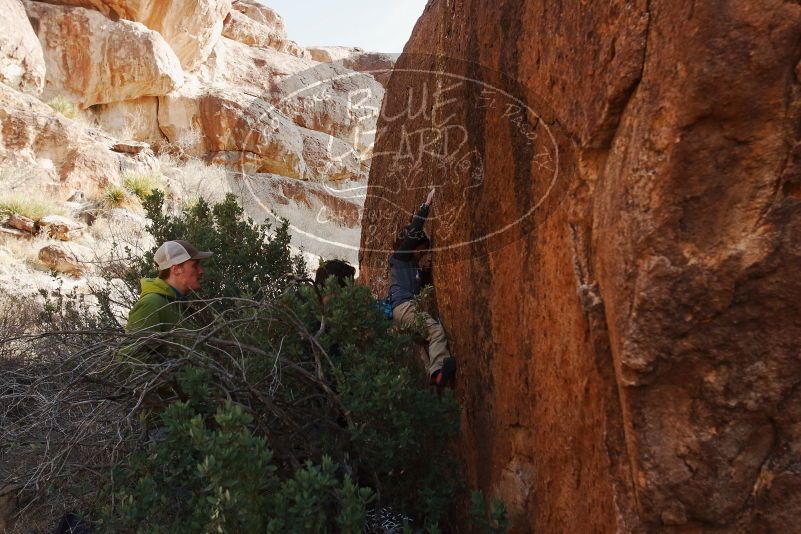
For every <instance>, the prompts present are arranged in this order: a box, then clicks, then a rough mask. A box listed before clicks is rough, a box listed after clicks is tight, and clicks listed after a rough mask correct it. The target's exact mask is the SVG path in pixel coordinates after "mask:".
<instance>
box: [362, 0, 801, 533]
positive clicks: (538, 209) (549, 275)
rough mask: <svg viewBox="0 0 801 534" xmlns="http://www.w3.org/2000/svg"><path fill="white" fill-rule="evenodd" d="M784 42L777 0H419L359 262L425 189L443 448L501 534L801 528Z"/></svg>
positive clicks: (372, 254)
mask: <svg viewBox="0 0 801 534" xmlns="http://www.w3.org/2000/svg"><path fill="white" fill-rule="evenodd" d="M799 59H801V5H799V4H797V3H794V2H781V1H778V0H749V1H745V0H740V1H735V0H724V1H720V2H689V1H682V0H679V1H675V0H671V1H667V0H650V1H645V0H642V1H622V0H609V1H607V2H603V3H601V2H596V3H587V2H581V1H578V0H565V1H563V2H558V3H557V2H550V1H548V0H528V1H523V0H494V1H492V2H490V1H487V0H431V1H430V2H429V3H428V6H427V7H426V10H425V12H424V14H423V15H422V17H421V18H420V20H419V21H418V23H417V26H416V27H415V30H414V33H413V35H412V38H411V40H410V41H409V43H408V45H407V46H406V49H405V51H404V55H403V56H401V58H400V59H399V61H398V63H397V65H396V70H395V72H394V73H393V75H392V78H391V80H390V82H389V85H388V88H387V96H386V98H385V101H384V108H383V113H382V118H381V119H380V120H379V125H378V129H379V131H378V139H377V143H376V147H375V156H374V159H373V164H372V169H371V174H370V188H369V191H368V199H367V202H366V203H365V213H364V218H363V234H362V249H363V250H362V253H361V256H360V261H361V268H362V278H363V279H365V280H367V281H368V283H370V284H371V285H372V286H373V287H374V288H375V289H376V290H377V291H384V290H385V289H386V259H387V256H388V249H389V248H391V244H392V240H393V236H394V232H395V231H396V230H397V229H398V228H400V227H401V226H402V225H403V224H405V223H406V222H407V220H408V217H409V215H410V213H411V212H412V211H413V210H414V209H415V206H416V205H417V204H419V203H420V202H421V201H422V199H423V198H425V191H426V189H427V188H428V187H431V186H434V187H436V188H437V196H436V198H435V203H434V207H433V210H432V220H431V222H430V223H429V227H428V229H429V231H430V232H431V233H432V235H433V238H434V246H435V248H436V249H437V250H436V252H435V264H436V267H435V272H434V280H435V286H436V292H437V305H438V308H439V311H440V314H441V317H442V320H443V323H444V325H445V327H446V329H447V331H448V332H449V335H450V338H451V345H452V349H453V352H454V355H455V356H456V357H457V358H458V359H459V362H460V372H459V377H458V384H457V395H458V397H459V398H460V400H461V402H462V404H463V406H464V414H463V434H462V441H461V450H462V452H463V454H464V456H465V458H466V461H467V465H468V474H469V479H470V482H471V484H472V485H474V486H477V487H480V488H482V489H484V490H485V491H487V492H488V493H489V494H491V495H497V496H500V497H503V498H504V499H505V500H506V502H507V504H508V505H509V507H510V509H511V513H512V517H513V519H514V521H515V531H516V532H535V531H536V532H640V531H649V532H651V531H653V532H679V531H681V532H688V531H689V532H704V531H713V530H714V531H720V532H741V531H754V532H755V531H777V532H791V531H796V530H797V528H798V525H799V524H801V497H799V495H801V492H799V490H801V460H799V458H800V457H801V456H799V454H800V453H801V424H799V421H801V394H800V393H799V388H798V386H799V384H800V383H801V358H800V357H799V354H801V319H800V318H801V314H800V313H799V311H801V310H799V308H801V277H799V276H798V266H799V264H800V263H799V260H801V174H799V170H801V167H799V164H800V163H801V145H799V138H800V137H801V131H799V124H801V123H800V122H799V119H801V116H799V110H800V109H801V107H800V105H801V98H799V96H800V95H799V79H798V76H799V75H798V74H796V65H797V64H798V62H799ZM453 80H460V81H459V83H454V84H451V82H453ZM465 80H469V81H465ZM438 84H439V85H438ZM449 84H450V85H449ZM432 87H434V88H435V87H440V88H442V87H451V89H448V90H446V91H444V92H443V93H441V94H440V95H439V97H440V98H439V100H438V99H437V98H434V97H432V98H430V99H428V100H426V101H425V102H423V104H422V105H420V102H422V100H421V99H422V96H421V95H423V94H424V92H425V91H426V90H429V89H427V88H432ZM430 94H431V93H430V90H429V95H430ZM497 95H504V96H502V97H501V98H500V100H498V99H497V98H496V96H497ZM504 100H505V102H504ZM510 102H511V103H513V104H514V105H513V106H511V107H510V106H509V103H510ZM515 103H517V104H515ZM518 104H519V105H518ZM515 106H517V108H518V110H517V111H513V109H514V108H515ZM412 108H414V110H415V112H412ZM520 110H522V111H520ZM452 126H453V127H452ZM457 133H458V135H457ZM451 134H453V135H451Z"/></svg>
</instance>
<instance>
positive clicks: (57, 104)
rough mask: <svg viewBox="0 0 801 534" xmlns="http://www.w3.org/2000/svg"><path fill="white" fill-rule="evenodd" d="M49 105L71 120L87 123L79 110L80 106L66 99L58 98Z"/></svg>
mask: <svg viewBox="0 0 801 534" xmlns="http://www.w3.org/2000/svg"><path fill="white" fill-rule="evenodd" d="M47 105H48V106H50V107H51V108H52V109H53V110H54V111H57V112H58V113H60V114H62V115H63V116H65V117H66V118H68V119H70V120H74V121H79V122H85V121H86V119H85V117H84V115H83V113H81V110H80V109H78V106H76V105H75V103H73V102H70V101H69V100H67V99H66V98H64V97H60V96H57V97H55V98H53V99H52V100H50V101H49V102H48V103H47Z"/></svg>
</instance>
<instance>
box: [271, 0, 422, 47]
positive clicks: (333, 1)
mask: <svg viewBox="0 0 801 534" xmlns="http://www.w3.org/2000/svg"><path fill="white" fill-rule="evenodd" d="M261 1H262V3H264V4H266V5H268V6H270V7H271V8H273V9H275V10H276V11H277V12H278V14H279V15H281V16H282V17H283V18H284V22H285V23H286V30H287V34H288V36H289V38H290V39H292V40H293V41H296V42H297V43H298V44H299V45H301V46H358V47H361V48H364V49H365V50H370V51H376V52H388V53H396V52H402V51H403V46H404V45H405V44H406V41H407V40H408V39H409V36H410V35H411V34H412V28H414V24H415V22H417V18H418V17H419V16H420V15H421V14H422V13H423V8H424V7H425V5H426V0H261Z"/></svg>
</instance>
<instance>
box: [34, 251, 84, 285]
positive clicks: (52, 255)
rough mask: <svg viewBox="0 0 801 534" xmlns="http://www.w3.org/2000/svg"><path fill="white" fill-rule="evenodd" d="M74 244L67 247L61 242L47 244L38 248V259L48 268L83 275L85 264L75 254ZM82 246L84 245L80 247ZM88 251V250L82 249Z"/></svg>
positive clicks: (58, 271)
mask: <svg viewBox="0 0 801 534" xmlns="http://www.w3.org/2000/svg"><path fill="white" fill-rule="evenodd" d="M75 248H76V247H75V245H72V246H70V247H67V246H65V245H62V244H54V245H47V246H45V247H42V249H41V250H39V255H38V257H39V261H41V262H42V263H43V264H45V266H47V268H48V269H50V270H51V271H55V272H57V273H63V274H67V275H70V276H74V277H76V278H77V277H80V276H83V274H84V273H85V272H86V270H87V264H86V263H85V262H84V261H82V260H81V259H79V258H78V256H77V255H76V254H75ZM80 248H82V249H83V248H84V247H80ZM84 252H88V251H84Z"/></svg>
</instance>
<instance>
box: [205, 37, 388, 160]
mask: <svg viewBox="0 0 801 534" xmlns="http://www.w3.org/2000/svg"><path fill="white" fill-rule="evenodd" d="M199 78H200V84H201V85H202V86H213V87H215V88H218V89H219V90H224V91H226V92H229V93H233V92H237V91H243V90H244V91H246V92H247V93H248V94H250V95H251V96H258V97H259V98H260V99H261V100H264V101H265V103H266V105H267V106H269V107H272V108H274V109H275V110H276V111H278V112H280V113H281V114H282V115H284V116H286V117H287V118H289V119H290V120H291V121H292V122H293V123H295V124H297V125H298V126H301V127H304V128H308V129H311V130H316V131H319V132H324V133H326V134H329V135H331V136H333V137H336V138H338V139H341V140H343V141H345V142H347V143H348V144H350V145H351V146H353V147H354V148H357V149H359V150H361V151H365V152H366V151H368V149H369V148H370V147H371V146H372V142H373V139H374V137H375V123H376V120H377V118H378V113H379V110H380V107H381V100H382V99H383V97H384V88H383V87H382V86H381V85H380V84H379V83H377V82H376V81H375V80H374V79H373V78H372V77H370V76H367V75H364V74H360V73H358V72H355V71H352V70H350V69H348V68H346V67H343V66H341V65H338V64H331V65H329V64H320V63H318V62H315V61H312V60H309V59H302V58H297V57H294V56H291V55H288V54H284V53H281V52H279V51H277V50H273V49H270V48H254V47H249V46H246V45H243V44H241V43H238V42H236V41H232V40H230V39H226V38H223V39H220V42H219V43H218V44H217V46H215V48H214V51H213V52H212V54H211V56H210V57H209V60H208V61H207V63H206V65H204V66H203V67H202V68H201V69H200V70H199Z"/></svg>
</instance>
